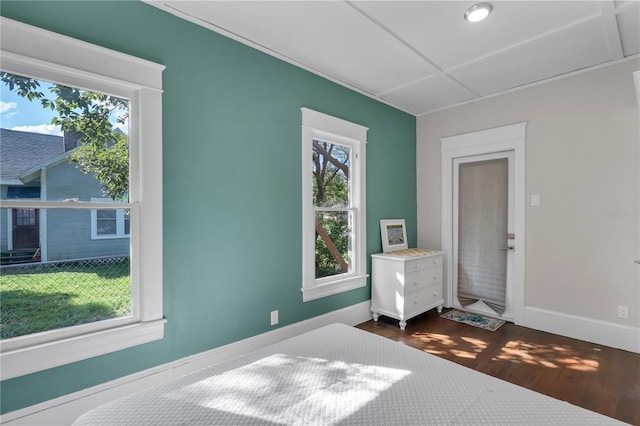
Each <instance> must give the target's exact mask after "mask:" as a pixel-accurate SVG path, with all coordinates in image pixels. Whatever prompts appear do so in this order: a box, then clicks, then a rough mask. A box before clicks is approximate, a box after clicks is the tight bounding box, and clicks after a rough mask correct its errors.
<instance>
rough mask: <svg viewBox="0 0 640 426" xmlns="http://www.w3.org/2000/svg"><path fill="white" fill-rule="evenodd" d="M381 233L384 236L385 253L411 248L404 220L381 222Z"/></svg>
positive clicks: (383, 246) (383, 248)
mask: <svg viewBox="0 0 640 426" xmlns="http://www.w3.org/2000/svg"><path fill="white" fill-rule="evenodd" d="M380 233H381V234H382V251H383V252H384V253H387V252H390V251H397V250H405V249H408V248H409V243H408V242H407V229H406V227H405V224H404V219H382V220H380Z"/></svg>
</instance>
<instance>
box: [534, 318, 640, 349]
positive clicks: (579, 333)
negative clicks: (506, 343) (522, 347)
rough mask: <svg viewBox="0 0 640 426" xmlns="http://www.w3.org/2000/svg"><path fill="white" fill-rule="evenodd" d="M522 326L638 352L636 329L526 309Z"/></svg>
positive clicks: (639, 337)
mask: <svg viewBox="0 0 640 426" xmlns="http://www.w3.org/2000/svg"><path fill="white" fill-rule="evenodd" d="M522 325H524V326H525V327H529V328H533V329H535V330H541V331H545V332H547V333H553V334H559V335H561V336H567V337H571V338H573V339H578V340H584V341H587V342H591V343H596V344H599V345H604V346H610V347H612V348H618V349H623V350H625V351H629V352H635V353H640V327H633V326H628V325H621V324H616V323H612V322H607V321H601V320H596V319H593V318H586V317H581V316H577V315H570V314H565V313H563V312H556V311H549V310H547V309H540V308H535V307H532V306H527V307H526V308H525V321H524V322H523V324H522Z"/></svg>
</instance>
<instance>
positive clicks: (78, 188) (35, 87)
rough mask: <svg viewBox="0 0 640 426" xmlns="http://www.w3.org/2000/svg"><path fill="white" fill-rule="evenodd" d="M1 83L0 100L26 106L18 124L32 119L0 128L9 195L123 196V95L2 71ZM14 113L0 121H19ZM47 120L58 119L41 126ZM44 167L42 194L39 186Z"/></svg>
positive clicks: (126, 110)
mask: <svg viewBox="0 0 640 426" xmlns="http://www.w3.org/2000/svg"><path fill="white" fill-rule="evenodd" d="M1 88H2V91H1V92H0V101H2V102H3V104H5V105H10V106H12V108H13V109H15V111H21V112H24V115H22V114H21V115H20V117H21V120H22V121H21V122H20V123H19V124H21V125H22V124H24V121H25V120H26V123H27V124H33V125H31V126H22V127H27V128H29V129H30V130H31V129H33V131H18V130H7V129H6V128H4V129H1V130H0V132H1V134H0V143H1V144H2V164H1V166H2V178H3V180H6V181H8V182H11V184H10V185H9V187H8V188H7V198H11V199H16V198H31V199H34V198H37V199H39V198H40V195H41V194H43V195H44V194H46V196H45V198H46V199H44V198H43V201H63V200H69V199H75V200H79V201H89V200H90V199H91V198H92V197H101V198H103V197H107V198H111V199H114V200H118V201H126V200H127V194H128V191H129V137H128V133H129V124H128V123H129V101H128V100H126V99H121V98H116V97H114V96H110V95H106V94H103V93H99V92H92V91H87V90H81V89H78V88H75V87H69V86H63V85H60V84H56V83H51V82H48V81H44V80H37V79H31V78H28V77H22V76H18V75H15V74H10V73H6V72H2V86H1ZM50 107H53V109H52V108H50ZM13 115H15V113H14V114H5V115H3V120H4V121H6V123H5V122H4V121H3V127H17V126H14V125H13V124H17V123H13V121H12V120H13V118H12V117H13ZM52 120H54V121H57V122H58V124H56V125H53V124H51V125H39V124H40V123H43V122H52ZM31 122H33V123H31ZM43 168H44V169H45V170H46V172H47V190H46V193H45V192H43V191H40V186H41V182H40V181H41V172H40V170H41V169H43ZM27 188H28V189H27Z"/></svg>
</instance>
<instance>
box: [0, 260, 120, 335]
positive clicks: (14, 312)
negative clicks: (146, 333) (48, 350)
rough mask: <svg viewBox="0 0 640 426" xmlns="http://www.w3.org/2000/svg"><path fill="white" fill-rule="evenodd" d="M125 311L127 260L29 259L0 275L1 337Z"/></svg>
mask: <svg viewBox="0 0 640 426" xmlns="http://www.w3.org/2000/svg"><path fill="white" fill-rule="evenodd" d="M129 313H130V279H129V262H128V261H120V262H113V263H105V264H98V263H96V264H91V265H77V264H62V265H54V266H52V265H35V266H32V265H30V266H27V267H25V268H16V269H13V268H6V269H4V270H3V271H2V275H1V276H0V339H8V338H11V337H18V336H24V335H27V334H33V333H38V332H41V331H47V330H54V329H58V328H63V327H70V326H72V325H79V324H86V323H90V322H94V321H101V320H105V319H109V318H116V317H121V316H125V315H128V314H129Z"/></svg>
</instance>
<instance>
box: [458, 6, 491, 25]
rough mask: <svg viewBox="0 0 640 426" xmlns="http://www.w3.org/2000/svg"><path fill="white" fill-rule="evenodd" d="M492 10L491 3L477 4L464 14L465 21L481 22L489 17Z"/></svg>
mask: <svg viewBox="0 0 640 426" xmlns="http://www.w3.org/2000/svg"><path fill="white" fill-rule="evenodd" d="M492 10H493V6H491V3H476V4H474V5H473V6H471V7H470V8H469V9H467V10H466V11H465V12H464V19H466V20H467V21H469V22H480V21H482V20H483V19H485V18H486V17H487V16H489V14H490V13H491V11H492Z"/></svg>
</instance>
